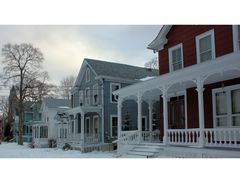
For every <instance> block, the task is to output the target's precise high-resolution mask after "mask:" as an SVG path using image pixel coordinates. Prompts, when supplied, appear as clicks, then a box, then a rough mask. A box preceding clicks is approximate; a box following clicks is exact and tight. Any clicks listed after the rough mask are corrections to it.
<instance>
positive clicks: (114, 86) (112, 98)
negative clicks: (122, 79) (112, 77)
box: [110, 83, 121, 103]
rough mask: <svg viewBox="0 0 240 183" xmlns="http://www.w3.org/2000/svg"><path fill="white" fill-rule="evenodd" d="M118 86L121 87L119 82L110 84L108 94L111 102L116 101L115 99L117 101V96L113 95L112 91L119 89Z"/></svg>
mask: <svg viewBox="0 0 240 183" xmlns="http://www.w3.org/2000/svg"><path fill="white" fill-rule="evenodd" d="M120 88H121V85H120V84H119V83H111V84H110V93H111V95H110V97H111V99H110V101H111V102H112V103H117V101H118V96H116V95H113V92H114V91H116V90H118V89H120Z"/></svg>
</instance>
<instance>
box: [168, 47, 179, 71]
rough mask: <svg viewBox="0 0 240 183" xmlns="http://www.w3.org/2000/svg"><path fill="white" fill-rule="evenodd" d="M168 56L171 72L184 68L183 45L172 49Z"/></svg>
mask: <svg viewBox="0 0 240 183" xmlns="http://www.w3.org/2000/svg"><path fill="white" fill-rule="evenodd" d="M168 54H169V69H170V72H172V71H176V70H179V69H182V67H183V49H182V43H181V44H179V45H176V46H174V47H172V48H170V49H169V51H168Z"/></svg>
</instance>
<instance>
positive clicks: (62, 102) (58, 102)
mask: <svg viewBox="0 0 240 183" xmlns="http://www.w3.org/2000/svg"><path fill="white" fill-rule="evenodd" d="M43 102H44V103H45V105H46V106H47V107H48V108H58V107H63V106H67V107H70V104H71V103H70V100H67V99H54V98H44V99H43Z"/></svg>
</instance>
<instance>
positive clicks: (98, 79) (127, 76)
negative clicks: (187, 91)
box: [66, 58, 158, 152]
mask: <svg viewBox="0 0 240 183" xmlns="http://www.w3.org/2000/svg"><path fill="white" fill-rule="evenodd" d="M157 75H158V71H157V70H153V69H147V68H141V67H135V66H130V65H125V64H118V63H112V62H106V61H100V60H93V59H87V58H86V59H84V61H83V63H82V66H81V69H80V71H79V74H78V77H77V79H76V81H75V85H74V87H73V89H72V90H71V109H70V110H68V111H67V112H68V115H69V134H68V138H67V139H66V141H68V142H69V143H71V145H72V146H73V147H75V148H79V149H80V150H81V151H83V152H87V151H92V150H107V149H108V148H111V149H112V148H113V144H112V142H113V141H114V140H116V139H117V136H118V134H117V133H118V129H117V128H118V127H117V119H118V118H117V100H118V96H115V95H113V94H112V92H114V91H116V90H118V89H119V88H122V87H126V86H128V85H131V84H133V83H136V82H140V81H141V79H143V78H147V77H154V76H157ZM124 105H125V107H124V110H123V111H122V119H123V121H124V123H123V125H122V128H123V129H124V130H136V129H137V111H136V106H137V103H136V101H134V100H132V101H126V103H124ZM142 109H143V115H142V118H143V125H142V126H143V128H144V129H143V130H148V125H147V124H148V120H147V119H148V105H147V104H143V108H142Z"/></svg>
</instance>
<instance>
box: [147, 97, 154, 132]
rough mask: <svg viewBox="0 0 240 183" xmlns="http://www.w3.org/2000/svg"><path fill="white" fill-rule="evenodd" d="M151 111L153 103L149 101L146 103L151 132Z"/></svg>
mask: <svg viewBox="0 0 240 183" xmlns="http://www.w3.org/2000/svg"><path fill="white" fill-rule="evenodd" d="M152 109H153V102H152V101H149V103H148V112H149V131H150V132H151V131H152Z"/></svg>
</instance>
